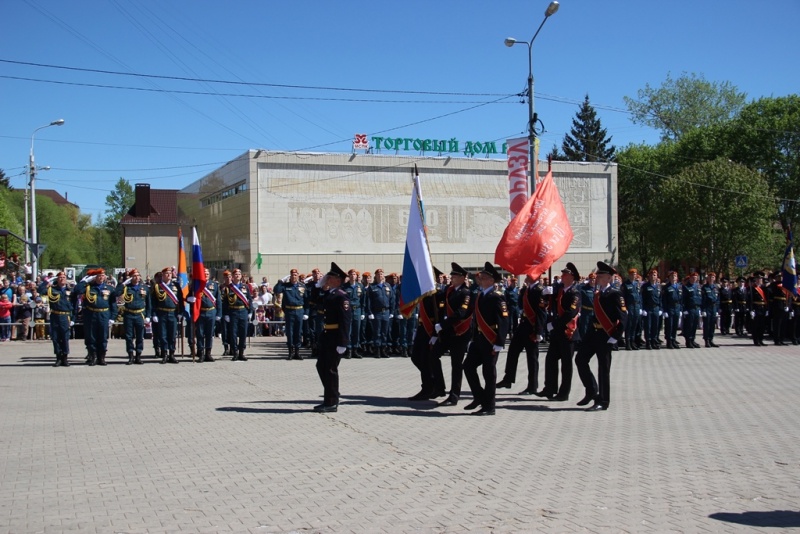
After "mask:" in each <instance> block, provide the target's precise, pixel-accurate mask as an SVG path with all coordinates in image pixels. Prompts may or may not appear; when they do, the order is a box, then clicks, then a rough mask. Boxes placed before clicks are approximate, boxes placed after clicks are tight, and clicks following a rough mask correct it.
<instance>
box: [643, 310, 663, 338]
mask: <svg viewBox="0 0 800 534" xmlns="http://www.w3.org/2000/svg"><path fill="white" fill-rule="evenodd" d="M646 311H647V315H646V316H645V317H642V322H644V338H645V340H647V341H649V342H651V343H655V342H656V339H657V338H658V333H659V329H658V320H659V319H660V313H661V310H660V309H659V308H653V309H651V310H646Z"/></svg>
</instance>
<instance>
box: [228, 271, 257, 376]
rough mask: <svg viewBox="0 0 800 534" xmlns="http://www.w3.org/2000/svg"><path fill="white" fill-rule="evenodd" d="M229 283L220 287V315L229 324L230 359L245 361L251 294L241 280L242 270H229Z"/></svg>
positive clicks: (251, 301) (251, 306) (251, 305)
mask: <svg viewBox="0 0 800 534" xmlns="http://www.w3.org/2000/svg"><path fill="white" fill-rule="evenodd" d="M231 277H232V279H231V283H230V284H228V285H227V286H225V287H224V288H223V289H222V293H221V296H222V316H223V319H224V320H225V322H230V324H231V330H230V333H231V337H230V347H231V348H230V352H231V361H234V362H235V361H240V362H246V361H247V357H245V355H244V349H245V348H246V347H247V324H248V319H249V317H250V312H251V311H252V309H253V295H252V294H251V293H250V287H249V285H248V284H246V283H243V282H242V271H241V270H239V269H234V270H233V272H231Z"/></svg>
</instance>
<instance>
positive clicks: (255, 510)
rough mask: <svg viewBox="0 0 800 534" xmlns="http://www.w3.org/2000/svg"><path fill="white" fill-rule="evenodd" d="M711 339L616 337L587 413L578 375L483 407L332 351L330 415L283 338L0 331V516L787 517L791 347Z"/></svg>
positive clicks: (498, 525) (363, 522)
mask: <svg viewBox="0 0 800 534" xmlns="http://www.w3.org/2000/svg"><path fill="white" fill-rule="evenodd" d="M718 342H719V343H720V344H721V345H722V348H719V349H695V350H688V349H682V350H679V351H674V350H661V351H644V350H642V351H638V352H625V351H620V352H616V353H614V363H613V367H612V384H613V390H612V395H613V396H612V402H613V404H612V406H611V409H610V410H608V411H606V412H593V413H587V412H584V411H583V410H581V409H580V408H578V407H577V406H576V405H575V402H576V401H577V400H579V399H580V398H581V397H582V396H583V395H582V394H583V390H582V387H581V385H580V382H579V380H578V377H577V373H576V375H575V377H574V379H575V381H574V384H573V388H572V397H573V398H571V399H570V400H569V401H568V402H563V403H556V402H549V401H545V400H542V399H538V398H536V397H522V396H519V395H516V392H518V391H520V390H522V389H524V387H525V384H520V383H517V384H515V387H514V389H512V390H510V393H509V390H501V393H500V394H499V395H498V399H499V400H498V409H497V415H496V416H494V417H470V416H468V415H467V413H466V412H465V411H464V410H463V409H462V407H463V405H464V404H466V402H465V401H464V400H463V399H462V402H461V403H460V405H459V406H456V407H453V408H437V407H436V406H435V403H434V402H432V401H431V402H422V403H413V402H409V401H407V400H406V397H408V396H410V395H413V394H414V393H416V392H417V391H418V389H419V379H418V375H417V373H416V369H415V368H414V367H413V365H412V364H411V362H410V360H409V359H407V358H391V359H389V360H386V359H372V358H365V359H363V360H343V361H342V365H341V367H340V371H341V393H342V404H341V405H340V408H339V412H338V413H334V414H317V413H313V412H311V407H312V406H313V405H315V404H318V403H319V402H321V401H320V396H321V393H322V388H321V386H320V384H319V380H318V377H317V374H316V371H315V368H314V363H315V362H314V360H311V359H306V360H304V361H286V360H284V359H283V358H282V355H283V345H282V343H283V338H269V337H266V338H255V339H254V340H253V342H252V346H251V347H250V349H249V350H248V352H247V354H248V355H249V356H250V360H249V361H247V362H231V361H229V360H227V361H225V360H218V361H217V362H214V363H203V364H192V363H191V362H190V361H187V360H186V359H183V360H181V364H180V365H159V364H157V363H156V361H155V360H154V359H147V360H146V364H145V365H143V366H130V367H129V366H125V365H124V363H125V361H126V358H123V357H122V355H123V354H124V345H123V342H122V341H119V340H112V341H111V343H110V351H109V354H110V355H114V357H110V358H109V362H110V363H109V365H108V366H107V367H88V366H86V365H83V364H82V362H81V360H82V358H81V354H82V349H83V347H82V342H80V341H73V342H72V349H73V357H72V358H71V360H72V362H73V365H72V366H71V367H70V368H52V367H50V364H51V363H52V361H53V358H52V356H51V352H52V351H51V346H50V345H49V342H46V341H31V342H8V343H2V344H0V532H13V533H30V532H82V533H83V532H100V533H110V532H119V533H128V532H130V533H138V532H187V533H189V532H191V533H216V532H253V533H334V532H336V533H338V532H357V533H372V532H390V533H392V532H417V533H458V532H487V533H488V532H498V533H507V532H545V533H551V532H552V533H556V532H599V533H603V532H754V531H763V532H768V531H772V530H773V527H782V528H783V529H788V528H794V529H800V446H798V444H800V410H799V409H798V406H800V388H798V387H797V381H798V377H800V347H774V346H768V347H763V348H759V347H754V346H753V345H752V344H749V343H748V342H747V340H744V339H738V338H729V337H727V338H725V337H723V338H721V339H718ZM220 352H221V349H219V348H217V349H215V356H218V355H219V353H220ZM504 360H505V355H502V356H501V358H500V364H499V365H498V367H499V368H501V369H502V365H503V363H504ZM522 360H523V361H522V362H521V369H520V371H519V373H518V376H522V377H524V376H525V369H524V365H525V364H524V358H522ZM543 360H544V356H543V355H542V356H541V361H542V362H543ZM593 364H594V363H593ZM449 365H450V362H449V360H448V359H447V358H445V359H444V366H445V372H446V375H447V376H448V379H449ZM465 387H466V382H465Z"/></svg>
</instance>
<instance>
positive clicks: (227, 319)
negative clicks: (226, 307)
mask: <svg viewBox="0 0 800 534" xmlns="http://www.w3.org/2000/svg"><path fill="white" fill-rule="evenodd" d="M225 322H226V323H229V322H231V316H230V315H226V316H225Z"/></svg>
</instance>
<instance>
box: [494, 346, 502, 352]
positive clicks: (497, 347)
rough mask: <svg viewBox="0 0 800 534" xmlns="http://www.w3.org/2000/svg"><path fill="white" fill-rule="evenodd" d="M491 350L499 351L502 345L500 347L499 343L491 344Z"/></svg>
mask: <svg viewBox="0 0 800 534" xmlns="http://www.w3.org/2000/svg"><path fill="white" fill-rule="evenodd" d="M492 350H493V351H495V352H500V351H502V350H503V347H501V346H500V345H493V346H492Z"/></svg>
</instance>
